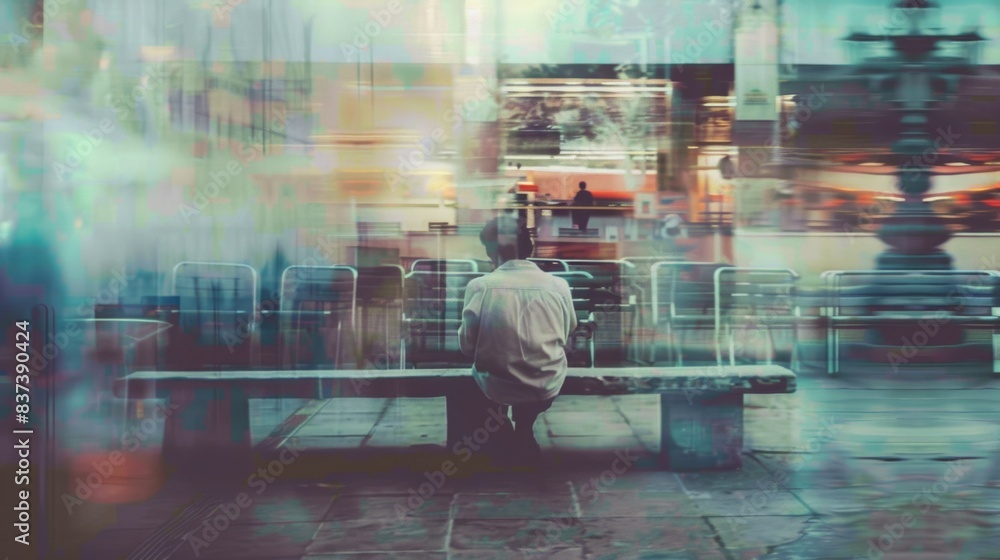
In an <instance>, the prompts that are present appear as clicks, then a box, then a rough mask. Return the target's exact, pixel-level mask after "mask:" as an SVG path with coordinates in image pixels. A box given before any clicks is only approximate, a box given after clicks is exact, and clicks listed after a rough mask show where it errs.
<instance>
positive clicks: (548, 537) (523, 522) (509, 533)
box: [451, 518, 585, 553]
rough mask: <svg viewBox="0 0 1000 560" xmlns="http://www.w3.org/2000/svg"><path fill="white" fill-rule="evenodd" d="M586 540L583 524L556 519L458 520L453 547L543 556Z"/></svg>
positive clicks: (452, 542) (458, 549)
mask: <svg viewBox="0 0 1000 560" xmlns="http://www.w3.org/2000/svg"><path fill="white" fill-rule="evenodd" d="M584 537H585V530H584V527H583V526H582V525H581V523H580V520H578V519H573V518H552V519H537V518H536V519H488V520H484V519H456V520H455V522H454V525H453V527H452V532H451V547H452V549H454V550H456V551H461V552H463V553H464V551H469V550H487V549H500V550H513V551H517V550H537V551H540V552H551V551H560V550H562V549H567V548H570V549H572V548H579V547H580V542H581V540H582V539H584Z"/></svg>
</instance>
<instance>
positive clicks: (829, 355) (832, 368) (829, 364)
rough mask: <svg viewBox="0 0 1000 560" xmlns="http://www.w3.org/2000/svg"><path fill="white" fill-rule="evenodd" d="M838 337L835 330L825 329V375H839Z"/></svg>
mask: <svg viewBox="0 0 1000 560" xmlns="http://www.w3.org/2000/svg"><path fill="white" fill-rule="evenodd" d="M839 362H840V337H839V333H838V331H837V329H834V328H827V332H826V374H827V375H837V374H838V373H840V363H839Z"/></svg>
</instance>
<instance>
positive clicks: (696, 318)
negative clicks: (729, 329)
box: [650, 262, 726, 366]
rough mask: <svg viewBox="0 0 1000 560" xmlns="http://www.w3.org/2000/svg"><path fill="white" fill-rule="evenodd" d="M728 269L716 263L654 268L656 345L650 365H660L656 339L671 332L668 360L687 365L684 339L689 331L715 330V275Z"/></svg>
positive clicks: (651, 283)
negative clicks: (657, 357)
mask: <svg viewBox="0 0 1000 560" xmlns="http://www.w3.org/2000/svg"><path fill="white" fill-rule="evenodd" d="M725 266H726V265H725V264H723V263H714V262H681V263H679V262H658V263H656V264H654V265H652V266H651V267H650V290H651V292H652V293H651V294H650V299H651V301H652V304H653V309H652V316H653V317H652V319H653V344H652V345H651V348H650V361H651V362H653V363H655V362H656V339H657V335H658V334H659V332H660V328H661V327H662V328H666V331H667V340H668V345H667V356H668V360H669V361H671V362H672V363H673V364H674V365H677V366H683V365H684V350H683V345H684V340H683V338H684V335H685V334H686V331H687V330H688V329H706V328H713V329H714V326H715V325H714V322H713V319H714V316H713V308H714V306H715V300H714V274H715V271H716V270H717V269H719V268H723V267H725Z"/></svg>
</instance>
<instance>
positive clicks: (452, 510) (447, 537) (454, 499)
mask: <svg viewBox="0 0 1000 560" xmlns="http://www.w3.org/2000/svg"><path fill="white" fill-rule="evenodd" d="M456 515H458V493H457V492H456V493H454V494H452V495H451V503H450V504H448V526H447V528H445V533H444V550H445V557H446V558H450V557H451V533H452V530H453V529H454V528H455V516H456Z"/></svg>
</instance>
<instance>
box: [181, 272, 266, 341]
mask: <svg viewBox="0 0 1000 560" xmlns="http://www.w3.org/2000/svg"><path fill="white" fill-rule="evenodd" d="M173 291H174V294H175V295H176V296H177V298H178V308H179V315H180V319H179V322H178V323H179V324H178V326H179V327H180V329H181V331H182V332H185V333H195V334H197V338H196V340H197V342H198V344H202V345H206V344H212V345H226V344H227V343H226V340H227V339H228V340H232V339H231V338H230V337H231V336H235V337H236V340H245V339H246V338H247V337H246V333H247V332H253V331H254V330H255V329H256V326H257V322H258V317H257V308H258V301H257V298H258V296H259V293H258V289H257V271H256V270H254V269H253V268H252V267H250V266H247V265H244V264H231V263H213V262H182V263H179V264H178V265H177V266H175V267H174V272H173ZM241 331H242V334H241Z"/></svg>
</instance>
